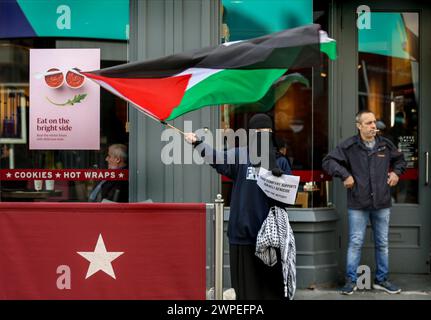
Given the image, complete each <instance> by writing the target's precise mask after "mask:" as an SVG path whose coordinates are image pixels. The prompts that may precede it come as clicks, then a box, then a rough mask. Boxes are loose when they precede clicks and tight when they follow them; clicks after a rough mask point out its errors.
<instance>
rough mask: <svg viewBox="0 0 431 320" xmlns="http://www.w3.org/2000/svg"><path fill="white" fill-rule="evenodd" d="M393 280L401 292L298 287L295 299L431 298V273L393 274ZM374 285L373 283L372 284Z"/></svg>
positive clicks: (391, 277)
mask: <svg viewBox="0 0 431 320" xmlns="http://www.w3.org/2000/svg"><path fill="white" fill-rule="evenodd" d="M389 280H390V281H391V282H393V283H394V284H396V285H397V286H399V287H400V288H401V289H402V292H401V293H399V294H388V293H386V292H384V291H380V290H374V289H371V290H357V291H355V292H354V293H353V294H352V295H350V296H348V295H342V294H340V291H339V289H340V288H336V287H331V288H324V287H316V288H315V289H297V290H296V293H295V298H294V299H295V300H431V274H426V275H412V274H391V276H390V279H389ZM371 287H372V284H371Z"/></svg>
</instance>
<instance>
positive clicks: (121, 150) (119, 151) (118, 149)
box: [109, 143, 127, 162]
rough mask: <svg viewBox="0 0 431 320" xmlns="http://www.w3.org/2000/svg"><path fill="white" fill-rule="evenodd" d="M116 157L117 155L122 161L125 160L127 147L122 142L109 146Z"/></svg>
mask: <svg viewBox="0 0 431 320" xmlns="http://www.w3.org/2000/svg"><path fill="white" fill-rule="evenodd" d="M109 147H110V148H112V152H113V153H114V155H115V156H116V157H119V158H120V159H121V160H123V162H127V147H126V145H124V144H121V143H116V144H111V145H110V146H109Z"/></svg>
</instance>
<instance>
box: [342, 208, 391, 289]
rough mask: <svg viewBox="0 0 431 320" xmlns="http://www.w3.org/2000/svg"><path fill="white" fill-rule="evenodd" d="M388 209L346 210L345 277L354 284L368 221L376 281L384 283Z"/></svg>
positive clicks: (386, 274) (386, 266) (387, 269)
mask: <svg viewBox="0 0 431 320" xmlns="http://www.w3.org/2000/svg"><path fill="white" fill-rule="evenodd" d="M390 213H391V211H390V209H389V208H386V209H380V210H355V209H348V214H349V246H348V249H347V268H346V276H347V277H348V278H350V279H351V280H352V281H354V282H356V280H357V274H356V270H357V268H358V266H359V262H360V261H361V249H362V245H363V243H364V238H365V232H366V229H367V223H368V220H371V226H372V229H373V235H374V247H375V258H376V266H377V269H376V277H375V279H376V280H377V281H379V282H380V281H384V280H386V279H387V277H388V272H389V261H388V260H389V258H388V256H389V255H388V252H389V250H388V234H389V215H390Z"/></svg>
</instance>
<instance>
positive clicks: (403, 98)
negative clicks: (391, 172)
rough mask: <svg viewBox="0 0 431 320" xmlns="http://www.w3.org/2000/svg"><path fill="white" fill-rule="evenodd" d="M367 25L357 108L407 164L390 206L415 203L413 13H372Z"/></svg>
mask: <svg viewBox="0 0 431 320" xmlns="http://www.w3.org/2000/svg"><path fill="white" fill-rule="evenodd" d="M371 21H372V28H371V29H359V30H358V49H359V52H358V66H357V67H358V79H359V81H358V83H359V84H358V85H359V88H358V89H359V90H358V94H359V95H358V99H359V101H358V102H359V103H358V105H359V110H363V109H369V110H371V111H373V112H374V113H375V115H376V118H377V120H380V122H379V123H378V125H379V126H380V129H381V131H380V134H382V135H383V136H385V137H387V138H389V139H391V140H392V141H393V143H394V144H395V145H396V146H397V147H398V149H399V150H401V151H402V152H403V153H404V157H405V159H406V161H407V172H406V173H405V174H404V175H403V176H402V177H401V180H400V182H399V184H398V186H397V187H395V188H392V199H393V202H394V203H418V196H417V194H418V114H419V99H418V97H419V91H418V90H419V86H418V84H419V14H418V13H414V12H409V13H396V12H390V13H388V12H377V13H375V12H373V13H372V14H371Z"/></svg>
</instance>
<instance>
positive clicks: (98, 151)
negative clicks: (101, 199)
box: [0, 0, 129, 202]
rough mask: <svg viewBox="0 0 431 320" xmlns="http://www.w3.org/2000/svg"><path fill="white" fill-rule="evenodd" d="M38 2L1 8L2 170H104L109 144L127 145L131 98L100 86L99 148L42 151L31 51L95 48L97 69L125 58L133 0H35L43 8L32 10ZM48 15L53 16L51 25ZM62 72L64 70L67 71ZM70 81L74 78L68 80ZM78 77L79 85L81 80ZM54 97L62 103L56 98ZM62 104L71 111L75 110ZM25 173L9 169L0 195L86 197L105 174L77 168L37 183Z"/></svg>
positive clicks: (15, 198) (36, 198) (17, 198)
mask: <svg viewBox="0 0 431 320" xmlns="http://www.w3.org/2000/svg"><path fill="white" fill-rule="evenodd" d="M33 5H34V2H32V1H20V2H19V3H18V2H6V3H3V4H2V7H1V8H0V11H1V12H2V13H1V14H0V16H1V17H0V18H1V19H0V20H2V22H0V66H1V67H0V147H1V162H0V169H1V170H2V174H5V170H8V169H14V170H21V171H22V172H32V171H33V172H34V171H35V170H39V169H49V170H59V171H58V172H61V171H65V172H66V171H69V172H71V170H72V171H73V170H74V169H76V170H78V169H81V170H83V171H85V170H94V169H107V168H108V167H107V161H106V160H105V159H106V157H107V155H108V148H109V146H110V145H112V144H124V145H126V146H127V145H128V141H129V138H128V130H127V122H128V112H127V103H126V102H124V101H123V100H121V99H120V98H116V97H115V96H114V95H112V94H110V93H108V92H107V91H105V90H104V89H100V96H98V97H97V99H98V100H100V121H97V122H98V123H95V124H94V125H95V126H97V127H99V125H100V132H99V133H98V134H100V145H99V146H98V147H97V148H93V149H91V150H85V149H83V150H82V149H78V148H76V149H71V148H67V147H65V148H61V147H58V148H53V149H43V150H42V149H38V148H30V137H29V134H30V133H29V132H30V130H29V129H30V117H31V112H32V105H31V103H30V99H29V98H30V90H31V88H30V85H29V83H30V76H31V75H30V73H29V70H30V50H31V49H66V48H75V49H76V48H98V49H100V59H101V61H100V68H106V67H110V66H114V65H117V64H121V63H125V62H127V46H128V42H127V41H128V40H127V39H128V12H129V3H128V1H123V0H119V1H112V3H111V4H110V5H106V6H104V7H105V8H102V9H100V8H98V6H94V2H87V1H63V2H62V5H61V6H60V4H59V3H58V2H55V1H38V3H37V7H38V8H37V10H36V11H37V12H38V13H39V15H38V14H36V13H35V11H34V10H33V9H34V8H33V9H32V6H33ZM44 6H45V7H46V9H47V10H45V11H46V12H45V11H44V10H43V8H44ZM59 6H60V7H61V8H60V7H59ZM51 7H52V8H54V9H53V10H48V9H49V8H50V9H52V8H51ZM57 7H59V8H57ZM60 9H61V10H60ZM81 10H82V11H81ZM100 10H102V11H100ZM80 12H85V13H80ZM52 13H53V14H52ZM114 13H115V14H116V17H117V18H118V19H116V21H115V23H111V20H110V19H109V16H110V15H112V14H114ZM8 15H9V16H10V17H12V18H14V19H15V20H14V21H15V23H9V24H8V23H6V22H7V21H8V20H7V16H8ZM44 19H45V21H44ZM9 20H10V19H9ZM17 21H18V22H17ZM41 22H44V23H41ZM49 22H52V25H50V24H49ZM112 22H113V20H112ZM69 23H70V25H69ZM100 23H102V24H103V25H100ZM89 24H90V25H91V26H92V27H91V28H90V27H89ZM24 26H25V27H24ZM68 28H69V29H68ZM63 77H66V75H65V74H63ZM54 80H55V79H54ZM67 80H70V79H65V80H64V81H67ZM75 84H76V85H77V86H78V84H77V83H75ZM69 85H72V86H73V85H74V84H72V83H67V84H66V82H64V88H65V89H64V90H66V89H67V86H69ZM78 87H79V86H78ZM33 93H35V92H33ZM35 94H37V92H36V93H35ZM76 97H77V96H75V97H74V99H75V98H76ZM79 99H82V97H81V98H79V97H78V98H77V99H75V100H73V99H72V101H70V100H67V101H66V100H65V101H60V102H62V103H64V102H66V103H67V102H68V101H69V102H70V103H76V105H77V106H79V105H78V103H77V102H79V101H78V100H79ZM54 102H55V103H58V101H54ZM59 104H60V103H59ZM33 107H34V106H33ZM64 110H65V112H72V111H70V109H67V110H68V111H66V108H65V109H64ZM84 136H85V135H84ZM88 138H89V137H88ZM23 176H24V177H28V178H22V179H19V180H13V179H12V180H8V179H6V178H5V175H4V176H2V177H3V178H2V179H1V180H0V195H1V201H54V202H56V201H80V202H86V201H88V199H89V195H90V192H91V191H92V189H93V187H94V186H95V185H96V184H97V183H98V182H100V181H101V180H103V179H95V178H94V177H95V176H94V175H93V178H91V177H88V178H86V177H84V176H81V177H80V178H79V179H77V178H75V179H74V177H73V175H72V176H71V177H70V178H69V179H61V180H56V177H55V176H54V177H53V179H52V180H53V181H48V182H47V181H45V180H46V179H43V181H42V182H39V181H36V180H39V179H34V178H32V177H30V176H28V175H26V174H23ZM99 177H100V176H99ZM125 183H127V181H125ZM117 196H118V195H117ZM117 198H118V197H117Z"/></svg>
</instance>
